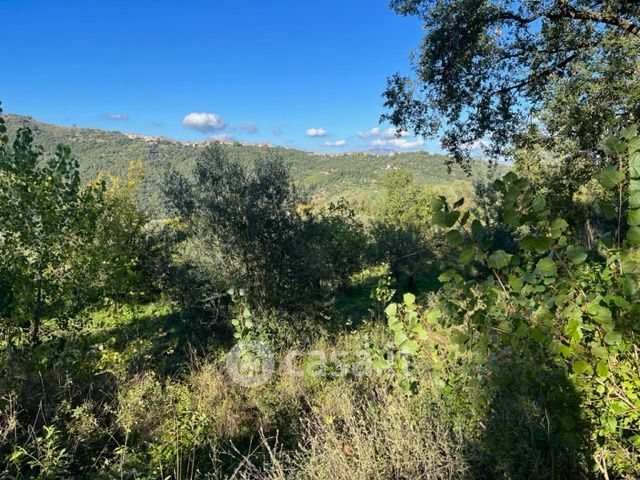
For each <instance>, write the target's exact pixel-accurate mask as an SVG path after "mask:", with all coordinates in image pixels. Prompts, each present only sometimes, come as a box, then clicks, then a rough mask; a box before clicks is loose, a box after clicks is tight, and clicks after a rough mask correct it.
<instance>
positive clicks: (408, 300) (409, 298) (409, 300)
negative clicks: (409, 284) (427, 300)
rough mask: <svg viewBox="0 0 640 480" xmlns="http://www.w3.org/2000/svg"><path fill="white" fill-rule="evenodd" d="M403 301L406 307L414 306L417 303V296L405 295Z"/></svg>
mask: <svg viewBox="0 0 640 480" xmlns="http://www.w3.org/2000/svg"><path fill="white" fill-rule="evenodd" d="M402 301H403V302H404V304H405V305H409V306H411V305H413V304H414V303H416V296H415V295H414V294H413V293H405V294H404V295H403V296H402Z"/></svg>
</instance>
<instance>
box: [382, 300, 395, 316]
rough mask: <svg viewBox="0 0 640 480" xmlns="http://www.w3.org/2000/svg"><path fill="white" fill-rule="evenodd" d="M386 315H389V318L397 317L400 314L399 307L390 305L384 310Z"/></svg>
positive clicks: (393, 304)
mask: <svg viewBox="0 0 640 480" xmlns="http://www.w3.org/2000/svg"><path fill="white" fill-rule="evenodd" d="M384 313H386V314H387V317H395V316H396V315H397V313H398V305H396V304H395V303H390V304H389V305H387V308H385V309H384Z"/></svg>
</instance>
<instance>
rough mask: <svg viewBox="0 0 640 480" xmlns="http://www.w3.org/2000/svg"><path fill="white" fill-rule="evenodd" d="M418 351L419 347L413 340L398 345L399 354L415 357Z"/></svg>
mask: <svg viewBox="0 0 640 480" xmlns="http://www.w3.org/2000/svg"><path fill="white" fill-rule="evenodd" d="M418 350H420V346H419V345H418V342H416V341H415V340H405V341H404V342H403V343H402V345H400V352H401V353H406V354H409V355H415V354H416V353H418Z"/></svg>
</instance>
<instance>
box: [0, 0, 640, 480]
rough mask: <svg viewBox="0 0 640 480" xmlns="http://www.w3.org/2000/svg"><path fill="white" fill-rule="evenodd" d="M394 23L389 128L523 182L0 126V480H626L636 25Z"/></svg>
mask: <svg viewBox="0 0 640 480" xmlns="http://www.w3.org/2000/svg"><path fill="white" fill-rule="evenodd" d="M393 6H394V8H396V9H397V10H398V11H399V12H400V13H404V14H416V15H420V16H422V17H423V18H424V20H425V27H426V37H425V43H424V45H423V47H422V55H421V56H419V57H417V59H418V67H419V69H418V72H417V73H418V74H419V75H420V81H421V82H423V83H424V85H423V86H426V90H425V92H427V93H433V92H435V93H436V94H437V95H436V96H435V97H429V99H427V100H425V99H422V100H418V99H416V98H413V97H411V96H410V95H409V93H411V92H408V91H407V90H406V88H409V87H412V85H411V84H410V82H409V81H408V80H406V79H400V78H399V77H396V78H395V80H394V82H396V83H393V82H392V84H391V85H390V90H389V91H388V92H387V98H388V100H389V102H388V106H391V107H393V108H394V109H395V110H394V111H393V112H392V114H391V117H390V118H391V120H393V121H394V122H395V123H396V125H399V126H413V127H415V128H416V129H417V130H418V133H425V132H427V130H429V129H431V131H434V130H433V129H436V130H437V128H438V125H436V124H433V123H431V121H432V120H434V115H435V114H436V113H439V114H443V113H444V114H446V115H445V117H446V118H447V119H448V120H449V123H450V125H449V126H450V127H451V128H452V130H450V131H449V135H448V136H447V137H446V139H447V141H448V143H447V146H448V147H450V148H452V151H453V153H454V154H456V155H457V156H454V157H453V159H454V160H455V159H457V160H463V158H464V153H465V150H466V149H467V147H470V145H469V142H470V141H472V140H479V139H480V140H482V139H483V137H484V136H485V135H487V134H491V135H492V138H491V141H492V142H493V143H494V144H495V145H494V146H495V147H496V148H495V150H494V153H497V154H500V155H509V158H511V159H513V160H515V168H514V169H513V171H509V172H506V171H504V170H500V169H497V170H487V169H485V168H484V167H482V168H480V167H478V168H476V169H475V170H474V172H475V173H474V175H475V176H474V177H473V180H474V182H475V183H474V185H473V187H471V183H470V182H468V181H462V182H454V184H453V185H448V186H443V185H439V184H437V183H438V182H431V181H426V180H428V179H427V177H428V172H426V167H421V168H422V169H420V168H415V167H416V164H417V163H416V162H418V161H423V160H424V159H425V158H427V159H429V157H425V156H421V155H420V154H415V156H412V155H408V156H405V157H403V160H402V161H397V162H396V160H393V164H391V163H388V162H390V160H388V158H391V157H385V158H384V159H383V160H380V158H382V157H372V156H367V155H364V154H362V155H354V156H349V157H348V158H349V162H351V163H350V165H348V166H346V167H344V168H345V170H340V169H338V168H337V167H336V166H335V159H336V158H338V159H341V158H342V157H326V158H325V157H314V159H315V160H318V164H317V165H314V166H313V167H309V166H306V167H305V166H304V164H305V162H307V161H308V159H309V158H310V156H309V155H307V154H302V153H300V152H291V151H285V150H283V149H277V148H276V149H262V148H259V147H246V146H225V145H220V144H215V145H210V146H208V147H186V146H183V145H177V144H174V143H171V142H169V141H165V140H157V141H156V140H154V141H153V142H150V143H149V144H147V143H144V142H143V141H141V142H142V143H136V141H134V140H132V139H126V140H125V138H124V137H122V138H121V136H118V135H111V134H104V135H107V136H109V138H110V139H111V140H109V141H106V140H105V138H102V137H101V135H103V134H102V133H100V132H92V133H91V140H86V139H85V140H83V139H81V138H80V139H77V138H76V139H72V140H73V143H74V147H78V150H79V152H78V154H79V155H82V156H83V157H82V160H83V162H84V165H81V162H79V161H78V160H76V157H75V156H74V155H75V154H76V153H75V151H72V150H71V149H70V148H69V147H65V146H62V145H60V146H54V143H57V140H56V138H57V137H56V135H54V133H55V132H54V133H52V132H51V131H50V127H48V126H39V125H37V124H35V129H32V128H28V127H34V124H33V123H32V122H27V124H23V128H19V126H18V124H19V123H20V122H22V120H20V119H16V118H15V117H13V118H11V120H10V122H11V123H12V125H11V128H8V127H7V124H6V123H5V120H4V119H3V118H2V117H0V259H1V260H2V261H1V262H0V333H1V336H0V476H2V478H7V479H25V478H40V479H57V478H92V479H93V478H96V479H100V478H104V479H108V478H121V479H125V478H126V479H152V478H162V479H166V478H175V479H200V478H210V479H214V478H236V479H274V480H275V479H285V478H286V479H289V478H294V479H317V480H324V479H326V478H337V479H349V480H351V479H363V480H365V479H371V478H374V479H399V478H402V479H408V478H428V479H482V478H491V479H492V478H515V479H519V478H537V479H538V478H539V479H564V478H571V479H572V478H603V479H614V478H620V479H633V478H639V477H640V373H639V372H640V356H639V355H640V352H639V351H638V340H637V338H638V335H639V334H640V285H639V283H638V282H639V275H640V268H639V265H638V262H639V261H640V250H639V248H640V247H639V245H640V135H638V128H637V127H636V126H633V124H634V123H635V122H636V120H637V92H636V90H637V89H636V86H635V84H634V83H633V81H632V80H633V79H632V78H631V77H629V76H625V75H626V73H629V72H631V73H633V72H632V71H633V69H632V68H631V67H632V66H633V65H636V64H637V63H638V50H637V48H636V47H637V39H636V38H635V37H637V35H638V31H640V30H638V27H637V23H635V22H636V20H637V7H636V6H635V5H634V4H632V3H629V2H623V1H620V2H618V1H616V2H610V4H607V5H605V4H603V3H602V2H596V3H593V2H581V1H575V2H573V1H568V0H567V1H560V0H558V1H555V0H554V1H548V2H533V1H523V2H519V3H516V4H506V3H501V2H492V1H479V2H477V1H471V2H468V1H452V2H428V1H396V2H393ZM536 25H537V26H536ZM594 25H595V26H594ZM505 26H506V27H507V30H506V31H507V32H508V34H504V33H503V30H502V28H503V27H505ZM616 32H617V33H618V35H616ZM592 54H593V55H592ZM596 54H597V55H596ZM505 56H506V57H505ZM502 57H505V58H502ZM500 59H502V60H500ZM563 59H564V60H563ZM500 61H503V62H506V65H507V66H511V67H514V68H510V69H509V68H506V67H505V66H504V65H502V66H500ZM496 62H497V63H496ZM557 62H560V63H561V64H557ZM563 62H564V64H562V63H563ZM516 66H517V67H518V68H515V67H516ZM525 67H526V68H525ZM551 67H553V68H552V70H550V68H551ZM636 70H637V69H636ZM633 74H634V75H635V73H633ZM591 80H593V82H591ZM511 82H516V83H515V84H514V85H515V86H516V87H517V88H513V89H511V88H509V85H512V83H511ZM523 82H526V83H523ZM636 83H637V82H636ZM512 86H513V85H512ZM472 87H474V88H472ZM475 87H478V88H475ZM495 88H501V89H502V90H500V91H499V92H498V94H496V95H494V93H492V92H493V91H494V90H495ZM505 88H509V90H508V91H511V90H517V93H518V95H517V96H513V97H508V98H507V97H505V94H506V93H505V91H504V89H505ZM565 94H566V95H565ZM523 99H524V100H523ZM449 100H453V102H452V103H451V102H449ZM421 101H425V102H427V103H420V102H421ZM523 101H524V103H523ZM428 102H435V103H428ZM525 106H526V107H527V109H528V108H529V107H531V109H532V110H531V111H532V112H533V113H535V114H536V116H537V117H538V118H537V120H536V122H533V123H530V122H529V123H527V122H526V121H524V120H523V116H522V115H523V110H521V109H522V108H524V107H525ZM474 108H475V109H476V110H475V111H472V110H473V109H474ZM438 118H440V117H438ZM461 119H462V120H464V121H462V120H461ZM25 125H26V126H25ZM465 125H467V126H469V125H471V127H472V128H471V130H470V131H469V132H467V134H469V135H471V136H465V135H466V134H465V135H462V133H463V132H464V128H463V127H464V126H465ZM65 132H66V134H69V133H70V132H72V133H73V134H74V135H76V134H77V135H78V136H80V137H82V135H88V133H87V132H78V131H76V130H68V131H67V130H65ZM58 133H59V132H58ZM98 140H100V142H98ZM103 140H105V141H103ZM40 142H42V143H44V144H45V147H40V146H38V145H39V143H40ZM110 142H111V143H110ZM114 142H115V143H114ZM98 143H102V144H103V145H102V147H100V148H102V149H103V150H100V148H98V147H97V146H96V145H97V144H98ZM105 145H108V147H107V146H105ZM141 145H143V147H141ZM139 147H140V148H139ZM109 149H113V151H114V152H116V153H113V152H112V153H113V155H115V156H116V157H118V160H117V161H116V162H115V164H117V165H118V166H119V167H118V168H119V170H120V171H118V172H114V171H105V172H101V171H100V170H101V168H102V166H104V165H106V163H108V162H106V161H104V160H105V159H106V158H107V156H108V155H111V154H109V153H108V150H109ZM186 149H188V151H187V150H186ZM97 152H102V153H97ZM132 152H135V153H136V154H135V155H133V153H132ZM185 152H186V153H185ZM196 152H197V154H198V155H197V158H195V153H196ZM137 153H141V157H143V158H135V157H137ZM125 154H126V155H130V154H131V156H132V157H134V158H129V159H128V161H127V165H128V169H124V168H121V167H123V165H124V163H123V162H122V160H123V158H121V156H124V155H125ZM96 155H98V157H100V156H101V155H104V158H102V157H100V158H98V157H96ZM173 156H175V158H173ZM109 158H110V157H109ZM345 158H347V157H345ZM87 159H88V160H89V161H88V162H87ZM167 159H171V162H169V161H165V160H167ZM576 159H580V160H581V161H583V162H582V163H577V162H576V161H575V160H576ZM368 162H373V163H375V162H378V163H375V165H376V168H375V174H371V171H372V168H371V164H369V163H368ZM380 162H384V163H385V164H384V165H383V164H381V163H380ZM169 163H171V165H169ZM307 163H308V162H307ZM387 163H388V165H389V167H388V168H387V166H386V165H387ZM474 165H475V166H476V167H477V166H478V165H480V164H474ZM168 167H171V168H168ZM150 168H151V171H150ZM442 168H444V167H442ZM305 169H306V170H305ZM365 169H367V172H366V174H365V173H364V171H365ZM325 170H326V171H327V172H328V173H327V174H326V175H325V174H324V173H322V172H324V171H325ZM345 172H347V173H345ZM161 173H162V180H160V177H161V175H160V174H161ZM149 175H151V176H153V178H151V179H149V177H148V176H149ZM358 175H362V177H363V178H358ZM325 177H326V178H325ZM452 178H454V177H452ZM160 185H161V186H162V189H160V188H159V187H160ZM308 186H315V191H313V192H310V191H309V190H308V189H307V188H305V187H308ZM347 187H348V189H349V190H348V191H347ZM340 194H344V195H340ZM150 207H153V208H150Z"/></svg>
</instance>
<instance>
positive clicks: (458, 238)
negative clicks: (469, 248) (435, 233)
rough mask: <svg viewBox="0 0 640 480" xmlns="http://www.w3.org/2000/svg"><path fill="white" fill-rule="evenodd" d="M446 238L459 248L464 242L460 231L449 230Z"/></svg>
mask: <svg viewBox="0 0 640 480" xmlns="http://www.w3.org/2000/svg"><path fill="white" fill-rule="evenodd" d="M445 238H446V239H447V241H448V242H449V243H450V244H451V245H453V246H458V245H460V244H461V243H462V242H463V239H462V234H461V233H460V232H459V231H458V230H449V231H448V232H447V233H446V234H445Z"/></svg>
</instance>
